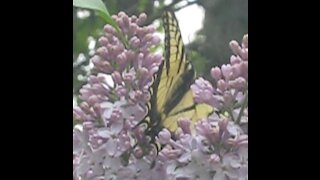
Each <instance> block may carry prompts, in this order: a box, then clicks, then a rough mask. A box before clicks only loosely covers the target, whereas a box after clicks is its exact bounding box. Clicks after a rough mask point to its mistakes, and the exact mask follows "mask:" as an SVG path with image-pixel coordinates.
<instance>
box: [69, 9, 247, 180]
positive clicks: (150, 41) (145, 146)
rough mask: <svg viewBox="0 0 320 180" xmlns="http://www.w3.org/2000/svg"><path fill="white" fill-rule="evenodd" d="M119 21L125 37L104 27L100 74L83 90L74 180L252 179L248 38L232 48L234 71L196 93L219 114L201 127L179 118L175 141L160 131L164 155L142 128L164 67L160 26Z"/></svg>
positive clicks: (216, 75) (227, 69) (217, 71)
mask: <svg viewBox="0 0 320 180" xmlns="http://www.w3.org/2000/svg"><path fill="white" fill-rule="evenodd" d="M112 17H113V19H114V20H115V22H116V23H117V24H118V26H119V27H120V31H121V33H122V34H117V32H116V30H115V29H114V28H113V27H112V26H110V25H106V26H105V27H104V31H105V35H104V36H102V37H101V38H100V39H99V43H100V45H101V47H100V48H99V49H97V52H96V55H95V56H94V57H93V58H92V59H91V61H92V62H93V64H94V69H93V71H92V72H94V73H95V74H93V75H92V76H90V77H89V79H88V83H87V84H86V85H84V86H83V87H82V89H81V90H80V98H81V100H82V103H80V105H79V106H77V107H75V108H74V110H73V113H74V118H75V119H77V120H78V121H79V124H78V125H76V126H75V128H74V130H73V157H74V158H73V170H74V180H80V179H81V180H87V179H88V180H89V179H90V180H91V179H92V180H100V179H106V180H107V179H120V180H121V179H141V180H142V179H146V180H158V179H164V180H171V179H172V180H173V179H177V180H189V179H190V180H193V179H201V180H202V179H204V180H206V179H211V180H212V179H214V180H226V179H234V180H235V179H238V180H239V179H247V174H248V173H247V172H248V155H247V154H248V150H247V148H248V135H247V124H248V108H247V96H248V89H247V87H248V35H245V36H244V38H243V41H242V44H241V46H240V45H239V44H238V43H237V42H236V41H232V42H231V43H230V47H231V49H232V51H233V52H234V55H233V56H231V58H230V64H227V65H223V66H222V67H221V68H219V67H214V68H212V70H211V76H212V78H213V80H214V82H213V83H210V82H209V81H207V80H204V79H203V78H199V79H197V80H196V81H195V83H194V84H193V85H192V86H191V89H192V90H193V92H194V98H195V101H196V102H199V103H207V104H209V105H211V106H212V107H214V109H216V110H217V111H216V112H215V113H213V114H212V115H210V116H209V117H208V118H205V119H202V120H201V121H199V122H198V123H196V124H195V125H194V126H191V122H190V120H189V119H188V118H187V117H186V118H181V119H179V121H178V126H179V128H178V130H177V131H176V133H175V134H171V133H170V132H169V131H168V130H167V129H163V130H162V131H160V133H159V134H158V137H156V142H157V143H159V144H162V149H161V150H160V151H159V152H158V151H157V150H156V149H155V148H154V146H152V145H151V144H150V137H148V136H146V134H145V133H144V132H145V128H146V127H144V126H142V125H139V122H141V121H142V120H143V118H144V116H145V115H146V113H147V105H146V104H147V102H148V101H149V100H150V93H149V88H150V86H151V85H152V82H153V75H154V73H156V72H157V71H158V68H159V65H160V64H161V62H162V61H163V57H162V56H161V55H159V54H154V53H151V50H150V49H151V48H152V47H154V46H156V45H158V44H159V43H160V39H159V38H158V37H157V36H155V35H154V34H153V33H154V32H155V28H154V27H152V26H142V24H143V22H144V21H145V20H146V18H147V17H146V15H145V14H141V15H140V16H139V17H136V16H131V17H128V16H127V15H126V14H125V13H123V12H120V13H119V14H118V15H114V16H112ZM107 76H109V77H111V78H112V81H113V82H112V83H110V82H108V80H107ZM193 130H194V131H193ZM193 132H195V133H193Z"/></svg>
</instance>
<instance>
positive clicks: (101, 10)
mask: <svg viewBox="0 0 320 180" xmlns="http://www.w3.org/2000/svg"><path fill="white" fill-rule="evenodd" d="M73 6H75V7H79V8H85V9H92V10H95V11H97V14H98V15H99V16H101V17H102V18H103V20H105V21H106V22H107V23H109V24H111V25H112V26H113V27H114V28H116V29H118V26H117V24H116V23H115V22H114V21H113V19H112V18H111V16H110V14H109V11H108V10H107V7H106V6H105V5H104V4H103V2H102V1H101V0H73Z"/></svg>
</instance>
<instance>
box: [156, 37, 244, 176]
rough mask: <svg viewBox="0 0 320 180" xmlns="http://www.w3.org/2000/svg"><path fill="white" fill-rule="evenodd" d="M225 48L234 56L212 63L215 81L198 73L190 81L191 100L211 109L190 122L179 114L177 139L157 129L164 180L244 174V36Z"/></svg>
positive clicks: (212, 74) (212, 73) (165, 131)
mask: <svg viewBox="0 0 320 180" xmlns="http://www.w3.org/2000/svg"><path fill="white" fill-rule="evenodd" d="M230 47H231V49H232V50H233V52H234V54H235V55H232V56H231V59H230V64H227V65H222V67H221V68H219V67H214V68H212V70H211V76H212V78H213V80H214V81H213V82H212V83H210V82H209V81H207V80H204V79H203V78H198V79H197V80H196V81H195V83H194V84H193V85H192V86H191V89H192V91H193V93H194V98H195V101H196V102H198V103H206V104H208V105H211V106H212V107H213V108H214V109H215V113H213V114H212V115H210V116H209V117H208V118H205V119H202V120H201V121H198V122H197V123H196V124H195V125H194V126H192V125H191V121H190V120H189V119H187V118H184V119H180V120H179V123H178V126H179V128H178V130H177V132H176V134H175V138H174V139H176V140H173V139H172V138H171V134H170V133H169V132H168V131H167V130H166V129H164V130H162V131H161V132H160V133H159V142H160V143H162V144H163V145H165V147H164V148H163V149H162V151H161V152H160V154H159V161H160V162H162V164H164V165H165V166H166V171H167V177H168V179H190V180H191V179H192V180H193V179H201V180H206V179H208V180H209V179H210V180H212V179H214V180H245V179H248V131H247V129H248V128H247V126H248V103H247V99H248V35H245V36H244V37H243V41H242V45H241V46H240V45H239V44H238V43H237V42H236V41H231V43H230ZM192 129H195V133H192Z"/></svg>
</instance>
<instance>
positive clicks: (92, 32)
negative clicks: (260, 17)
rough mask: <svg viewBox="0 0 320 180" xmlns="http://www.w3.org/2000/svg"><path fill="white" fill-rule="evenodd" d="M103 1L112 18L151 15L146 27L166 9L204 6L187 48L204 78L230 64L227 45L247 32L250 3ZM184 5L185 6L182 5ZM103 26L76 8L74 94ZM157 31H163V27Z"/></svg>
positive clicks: (224, 0)
mask: <svg viewBox="0 0 320 180" xmlns="http://www.w3.org/2000/svg"><path fill="white" fill-rule="evenodd" d="M102 1H103V3H104V4H105V5H106V7H107V9H108V11H109V14H110V15H112V14H117V13H118V12H119V11H124V12H126V13H127V14H128V15H139V14H140V13H141V12H145V13H146V14H147V15H148V20H147V23H146V24H150V23H152V22H153V21H154V20H156V19H159V17H160V16H161V14H162V12H163V11H164V10H165V9H167V8H171V9H180V8H183V7H184V6H188V5H189V4H190V5H191V4H198V5H200V6H202V7H203V8H204V10H205V19H204V24H203V29H202V30H200V31H199V32H198V34H197V36H196V39H195V40H194V41H193V42H191V43H190V44H189V45H188V46H187V50H188V52H187V53H188V54H187V55H188V58H189V59H191V60H192V61H193V63H194V65H195V68H196V70H197V72H198V74H199V75H203V76H208V74H209V72H210V69H211V67H212V66H220V65H221V64H223V63H227V62H228V61H229V58H230V55H231V50H230V49H229V46H228V43H229V42H230V41H231V40H237V41H241V39H242V36H243V35H244V34H245V33H248V0H196V1H194V0H193V1H191V0H189V1H187V0H172V1H171V2H169V3H165V0H130V1H128V0H102ZM182 2H185V4H184V5H180V4H181V3H182ZM155 3H156V4H157V6H155ZM182 6H183V7H182ZM190 16H192V14H190ZM190 23H192V22H190ZM104 25H105V21H104V20H103V19H102V18H101V17H100V16H97V15H96V13H95V12H94V11H92V10H83V9H81V8H75V7H74V8H73V62H74V68H73V88H74V94H75V95H77V94H78V91H79V89H80V87H81V86H82V85H83V80H81V79H79V78H78V77H81V76H82V77H84V79H85V77H86V76H87V73H86V70H85V67H86V66H88V64H89V59H90V57H91V56H92V55H93V53H94V49H95V48H96V46H93V47H90V48H92V49H90V48H89V44H90V41H92V40H97V38H98V37H99V36H100V35H102V32H103V26H104ZM157 30H158V31H162V29H161V24H160V26H159V27H157ZM90 39H91V40H90ZM160 48H163V46H160ZM79 55H80V56H82V59H83V60H82V61H81V62H78V61H77V60H78V59H79V58H78V57H79Z"/></svg>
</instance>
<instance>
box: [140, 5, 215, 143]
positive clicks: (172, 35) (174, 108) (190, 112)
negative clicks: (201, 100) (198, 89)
mask: <svg viewBox="0 0 320 180" xmlns="http://www.w3.org/2000/svg"><path fill="white" fill-rule="evenodd" d="M162 20H163V26H164V30H165V42H164V43H165V53H164V57H165V59H164V61H163V62H162V64H161V65H160V67H159V70H158V72H157V73H156V74H155V76H154V82H153V85H152V86H151V87H150V89H149V91H150V94H151V98H150V101H149V102H148V113H147V115H146V117H145V122H147V124H148V125H147V126H148V128H147V134H148V135H151V137H153V138H154V137H155V136H157V134H158V133H159V132H160V131H161V129H162V128H167V129H168V130H169V131H170V132H172V133H174V132H175V131H176V130H177V129H178V124H177V122H178V120H179V118H189V119H191V120H192V122H193V123H194V122H196V121H198V120H200V119H201V118H205V117H207V116H208V115H209V114H211V113H212V112H213V108H212V107H211V106H209V105H206V104H197V103H196V102H195V101H194V99H193V93H192V91H191V89H190V86H191V85H192V84H193V83H194V80H195V78H196V74H195V70H194V68H193V66H192V64H191V62H190V61H188V60H187V58H186V54H185V47H184V44H183V41H182V36H181V32H180V28H179V24H178V21H177V18H176V16H175V14H174V12H171V11H165V12H164V14H163V16H162Z"/></svg>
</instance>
